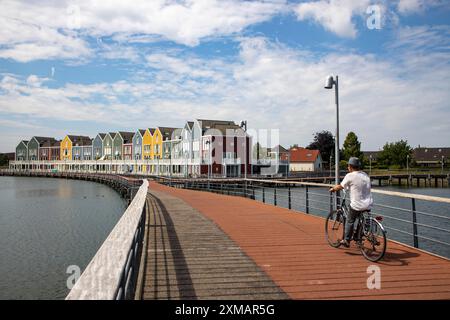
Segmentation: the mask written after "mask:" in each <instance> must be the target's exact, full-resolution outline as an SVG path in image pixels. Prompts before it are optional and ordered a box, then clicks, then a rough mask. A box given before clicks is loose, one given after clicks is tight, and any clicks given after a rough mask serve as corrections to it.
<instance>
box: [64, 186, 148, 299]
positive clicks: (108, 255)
mask: <svg viewBox="0 0 450 320" xmlns="http://www.w3.org/2000/svg"><path fill="white" fill-rule="evenodd" d="M147 191H148V181H147V180H145V179H144V180H143V183H142V185H141V186H140V187H139V190H138V192H137V194H136V196H135V197H134V199H133V201H132V202H131V204H130V205H129V206H128V208H127V209H126V210H125V212H124V214H123V216H122V217H121V218H120V220H119V221H118V222H117V224H116V225H115V227H114V228H113V230H112V231H111V233H110V234H109V235H108V237H107V238H106V240H105V241H104V242H103V244H102V245H101V247H100V249H99V250H98V251H97V253H96V254H95V256H94V257H93V258H92V260H91V261H90V263H89V264H88V266H87V267H86V269H85V270H84V271H83V273H82V275H81V276H80V278H79V279H78V281H77V282H76V283H75V285H74V287H73V288H72V290H71V291H70V292H69V294H68V295H67V297H66V299H67V300H77V299H85V300H91V299H94V300H113V299H116V298H117V297H116V295H117V292H118V290H119V287H120V284H121V281H122V274H123V273H124V269H125V268H126V265H127V260H128V257H129V253H130V249H131V248H132V247H133V246H134V245H133V240H134V239H135V234H136V230H137V228H138V227H139V223H140V221H141V218H142V215H143V210H144V208H145V201H146V197H147Z"/></svg>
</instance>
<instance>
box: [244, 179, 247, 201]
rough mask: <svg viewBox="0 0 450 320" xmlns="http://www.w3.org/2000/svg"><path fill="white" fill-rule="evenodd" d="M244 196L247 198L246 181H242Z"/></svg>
mask: <svg viewBox="0 0 450 320" xmlns="http://www.w3.org/2000/svg"><path fill="white" fill-rule="evenodd" d="M244 195H245V198H247V180H245V181H244Z"/></svg>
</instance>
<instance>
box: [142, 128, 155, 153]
mask: <svg viewBox="0 0 450 320" xmlns="http://www.w3.org/2000/svg"><path fill="white" fill-rule="evenodd" d="M154 132H155V129H154V128H148V129H147V130H145V133H144V137H143V138H142V158H143V159H144V160H149V159H151V157H152V143H153V133H154Z"/></svg>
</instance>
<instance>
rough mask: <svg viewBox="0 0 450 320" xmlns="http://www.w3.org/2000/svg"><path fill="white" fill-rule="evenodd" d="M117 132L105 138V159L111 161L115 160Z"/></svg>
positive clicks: (108, 134)
mask: <svg viewBox="0 0 450 320" xmlns="http://www.w3.org/2000/svg"><path fill="white" fill-rule="evenodd" d="M115 136H116V133H115V132H110V133H107V134H106V136H105V138H103V159H104V160H111V159H112V158H113V144H114V137H115Z"/></svg>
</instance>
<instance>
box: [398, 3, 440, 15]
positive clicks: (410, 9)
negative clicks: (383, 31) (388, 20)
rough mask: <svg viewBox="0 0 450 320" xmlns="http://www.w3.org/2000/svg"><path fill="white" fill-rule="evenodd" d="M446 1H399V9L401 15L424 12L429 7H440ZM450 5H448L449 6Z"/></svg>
mask: <svg viewBox="0 0 450 320" xmlns="http://www.w3.org/2000/svg"><path fill="white" fill-rule="evenodd" d="M444 3H445V0H399V1H398V4H397V9H398V11H399V12H400V13H401V14H405V15H406V14H411V13H416V12H422V11H424V10H426V9H427V8H429V7H434V6H440V5H443V4H444ZM447 5H448V4H447Z"/></svg>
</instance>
